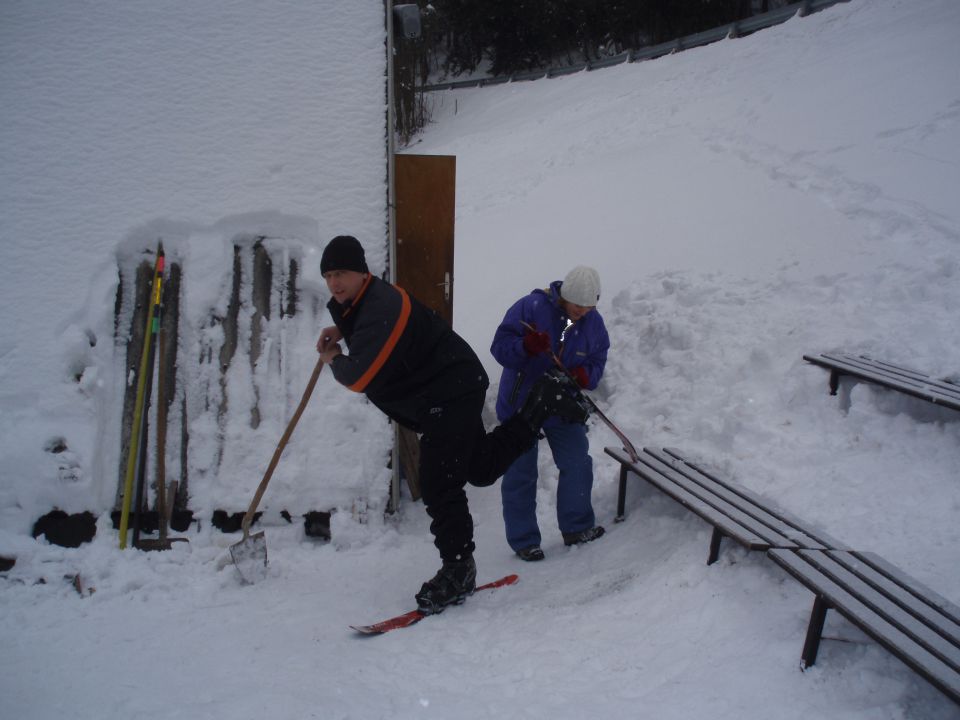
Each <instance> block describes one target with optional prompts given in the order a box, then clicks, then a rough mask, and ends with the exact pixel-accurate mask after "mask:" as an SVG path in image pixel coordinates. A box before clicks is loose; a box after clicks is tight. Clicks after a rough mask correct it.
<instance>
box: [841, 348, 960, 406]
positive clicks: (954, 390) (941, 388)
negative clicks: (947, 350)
mask: <svg viewBox="0 0 960 720" xmlns="http://www.w3.org/2000/svg"><path fill="white" fill-rule="evenodd" d="M824 357H832V356H831V355H830V354H829V353H824ZM841 357H842V358H844V359H845V360H846V361H847V362H849V363H851V364H853V365H858V366H863V367H866V368H869V369H873V370H876V371H877V372H880V373H883V374H885V375H887V376H889V377H892V378H904V379H906V380H907V381H908V382H909V381H913V382H918V383H920V384H921V385H923V386H926V387H928V388H930V390H931V392H935V393H943V394H944V395H945V396H947V397H951V398H960V385H957V384H956V383H952V382H950V381H949V380H941V379H937V378H935V377H933V376H931V375H928V374H926V373H922V372H920V371H919V370H911V369H909V368H905V367H901V366H899V365H894V364H893V363H888V362H885V361H883V360H875V359H873V358H871V357H868V356H867V355H850V354H844V355H842V356H841Z"/></svg>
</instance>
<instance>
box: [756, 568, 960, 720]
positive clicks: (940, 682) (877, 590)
mask: <svg viewBox="0 0 960 720" xmlns="http://www.w3.org/2000/svg"><path fill="white" fill-rule="evenodd" d="M768 554H769V556H770V558H771V559H772V560H774V562H776V563H777V564H779V565H780V566H781V567H783V568H784V569H785V570H786V571H787V572H788V573H790V574H791V575H792V576H793V577H795V578H796V579H797V580H799V581H800V582H801V583H803V584H804V585H805V586H807V587H808V588H810V589H811V590H812V591H813V592H814V593H815V595H816V597H815V599H814V602H813V610H812V612H811V614H810V624H809V626H808V627H807V637H806V641H805V643H804V646H803V653H802V655H801V667H802V668H808V667H810V666H812V665H813V664H814V662H816V659H817V651H818V649H819V647H820V639H821V636H822V633H823V624H824V620H825V619H826V614H827V610H829V609H835V610H836V611H837V612H839V613H840V614H841V615H842V616H843V617H845V618H846V619H847V620H849V621H850V622H852V623H853V624H854V625H856V626H857V627H859V628H860V629H861V630H863V631H864V632H865V633H866V634H867V635H869V636H870V637H872V638H873V639H874V640H876V641H877V642H878V643H879V644H880V645H882V646H883V647H885V648H886V649H887V650H889V651H890V652H891V653H892V654H893V655H895V656H896V657H898V658H899V659H900V660H902V661H903V662H904V663H906V664H907V665H908V666H909V667H910V668H912V669H913V670H914V671H916V672H917V673H919V674H920V675H921V676H922V677H924V678H925V679H927V680H928V681H929V682H930V683H932V684H933V685H934V686H935V687H937V688H938V689H939V690H941V691H942V692H943V693H944V694H946V695H947V696H948V697H949V698H950V699H951V700H953V701H954V702H956V703H958V704H960V608H958V607H957V606H956V605H954V604H952V603H951V602H950V601H948V600H946V599H944V598H942V597H940V596H939V595H937V594H936V593H935V592H933V591H932V590H930V589H929V588H926V587H924V586H923V585H921V584H920V583H919V582H917V581H916V580H914V579H913V578H910V577H909V576H907V575H906V574H904V573H903V572H902V571H901V570H899V569H898V568H896V567H894V566H893V565H891V564H890V563H888V562H886V561H885V560H883V559H882V558H880V557H879V556H877V555H875V554H873V553H864V552H850V551H836V550H828V551H823V550H799V551H794V550H780V549H774V550H770V551H769V553H768Z"/></svg>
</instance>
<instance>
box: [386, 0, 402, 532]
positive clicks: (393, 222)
mask: <svg viewBox="0 0 960 720" xmlns="http://www.w3.org/2000/svg"><path fill="white" fill-rule="evenodd" d="M392 6H393V0H384V2H383V7H384V12H385V13H386V24H387V243H388V247H389V255H388V257H387V266H388V277H387V279H388V280H389V282H390V283H396V282H397V208H396V186H395V176H394V159H393V154H394V137H395V133H394V126H395V122H396V120H395V118H394V104H393V103H394V97H393V55H394V53H393V7H392ZM390 466H391V468H392V470H393V473H392V475H391V478H390V501H389V503H388V504H387V512H388V513H395V512H397V511H398V510H399V509H400V427H399V425H397V424H396V423H393V450H392V452H391V462H390Z"/></svg>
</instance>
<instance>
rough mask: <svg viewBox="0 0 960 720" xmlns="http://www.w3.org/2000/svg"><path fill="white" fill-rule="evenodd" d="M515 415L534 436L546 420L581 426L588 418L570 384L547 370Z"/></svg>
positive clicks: (583, 401) (587, 407)
mask: <svg viewBox="0 0 960 720" xmlns="http://www.w3.org/2000/svg"><path fill="white" fill-rule="evenodd" d="M517 414H518V415H519V416H520V417H521V418H522V419H523V420H524V422H526V424H527V425H528V426H529V427H530V428H531V429H532V430H533V431H534V432H535V433H539V432H540V428H541V427H542V426H543V423H544V422H545V421H546V419H547V418H548V417H551V416H553V415H556V416H558V417H561V418H563V419H564V420H569V421H570V422H578V423H585V422H586V421H587V418H588V417H589V416H590V404H589V403H588V402H587V401H586V398H584V397H583V395H582V394H581V393H580V387H579V386H578V385H577V384H576V383H575V382H574V381H573V380H571V379H570V378H568V377H567V376H566V375H564V374H563V373H561V372H559V371H556V370H549V371H547V372H546V373H544V374H543V376H542V377H540V379H539V380H537V381H536V382H535V383H534V384H533V387H532V388H530V394H529V395H527V399H526V401H525V402H524V403H523V407H521V408H520V410H519V411H518V412H517Z"/></svg>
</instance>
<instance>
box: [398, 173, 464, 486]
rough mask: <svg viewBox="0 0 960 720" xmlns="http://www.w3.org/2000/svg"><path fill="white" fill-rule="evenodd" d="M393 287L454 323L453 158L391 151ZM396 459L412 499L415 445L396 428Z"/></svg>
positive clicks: (417, 461) (407, 434) (415, 482)
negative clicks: (394, 238)
mask: <svg viewBox="0 0 960 720" xmlns="http://www.w3.org/2000/svg"><path fill="white" fill-rule="evenodd" d="M394 161H395V162H394V178H395V193H396V202H397V213H396V228H397V257H396V262H397V285H399V286H400V287H402V288H403V289H404V290H407V291H408V292H409V293H410V294H411V295H413V296H414V297H415V298H417V300H419V301H420V302H422V303H423V304H424V305H426V306H427V307H429V308H432V309H433V310H435V311H436V312H437V313H439V314H440V316H441V317H442V318H443V319H445V320H446V321H447V322H448V323H450V324H453V224H454V200H455V198H456V192H455V191H456V179H457V159H456V157H454V156H452V155H396V156H395V157H394ZM397 442H398V444H399V447H400V463H401V466H402V467H403V471H404V475H405V476H406V478H407V485H408V487H409V488H410V494H411V495H412V497H413V499H414V500H417V499H419V497H420V473H419V466H420V443H419V441H418V439H417V436H416V434H415V433H413V432H411V431H410V430H407V429H405V428H398V431H397Z"/></svg>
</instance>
